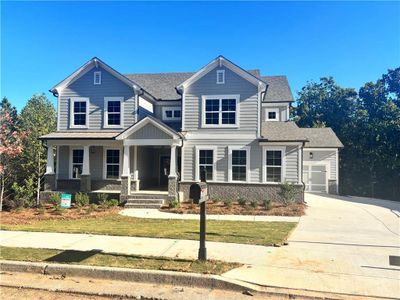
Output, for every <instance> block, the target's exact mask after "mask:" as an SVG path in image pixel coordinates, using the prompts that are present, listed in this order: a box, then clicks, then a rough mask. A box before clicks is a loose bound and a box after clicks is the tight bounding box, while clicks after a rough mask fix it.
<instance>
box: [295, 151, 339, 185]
mask: <svg viewBox="0 0 400 300" xmlns="http://www.w3.org/2000/svg"><path fill="white" fill-rule="evenodd" d="M310 152H312V153H313V159H310ZM303 160H304V161H309V162H313V163H316V162H318V161H321V162H327V163H329V166H330V174H328V175H329V177H328V179H336V178H337V172H336V151H332V150H326V151H310V150H306V149H304V158H303Z"/></svg>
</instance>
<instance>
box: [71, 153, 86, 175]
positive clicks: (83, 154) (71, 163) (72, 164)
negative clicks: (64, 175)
mask: <svg viewBox="0 0 400 300" xmlns="http://www.w3.org/2000/svg"><path fill="white" fill-rule="evenodd" d="M74 150H82V151H83V155H85V150H84V149H83V146H82V147H69V159H68V163H69V170H68V174H69V179H72V180H80V178H73V177H72V165H73V161H72V158H73V155H72V153H73V151H74ZM83 159H85V158H83ZM82 172H83V160H82Z"/></svg>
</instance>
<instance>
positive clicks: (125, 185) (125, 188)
mask: <svg viewBox="0 0 400 300" xmlns="http://www.w3.org/2000/svg"><path fill="white" fill-rule="evenodd" d="M129 152H130V147H129V146H127V145H124V160H123V166H122V175H121V197H126V196H128V195H129V194H130V193H131V171H130V166H129V164H130V153H129ZM123 200H124V199H123Z"/></svg>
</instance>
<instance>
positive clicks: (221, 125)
mask: <svg viewBox="0 0 400 300" xmlns="http://www.w3.org/2000/svg"><path fill="white" fill-rule="evenodd" d="M201 99H202V101H201V102H202V117H201V127H202V128H238V127H239V111H240V109H239V103H240V101H239V100H240V95H202V96H201ZM211 99H218V100H219V110H218V124H206V101H207V100H211ZM222 99H235V100H236V111H235V124H222Z"/></svg>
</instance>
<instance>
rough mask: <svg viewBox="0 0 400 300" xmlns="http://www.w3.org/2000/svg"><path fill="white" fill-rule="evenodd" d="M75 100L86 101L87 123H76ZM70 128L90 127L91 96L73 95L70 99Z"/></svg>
mask: <svg viewBox="0 0 400 300" xmlns="http://www.w3.org/2000/svg"><path fill="white" fill-rule="evenodd" d="M75 102H86V114H85V125H75V124H74V123H75V113H74V105H75ZM69 106H70V108H69V110H70V118H69V119H70V124H69V127H70V128H89V98H84V97H73V98H71V99H70V105H69Z"/></svg>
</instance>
